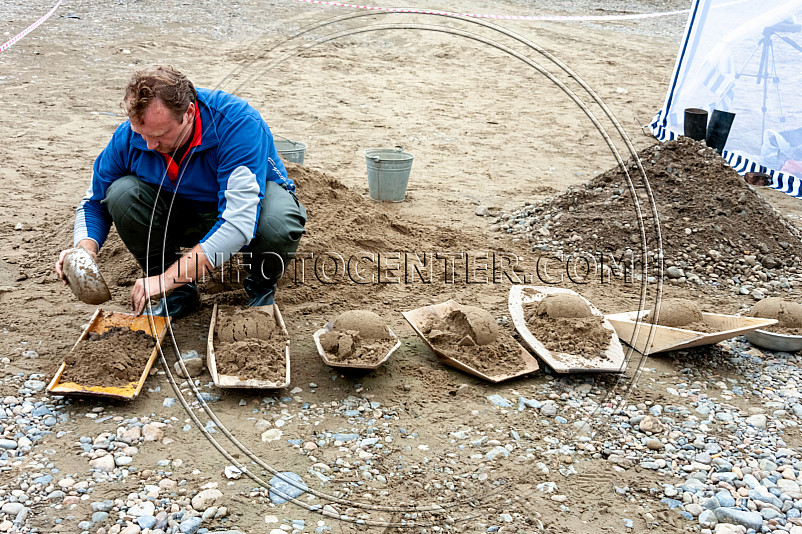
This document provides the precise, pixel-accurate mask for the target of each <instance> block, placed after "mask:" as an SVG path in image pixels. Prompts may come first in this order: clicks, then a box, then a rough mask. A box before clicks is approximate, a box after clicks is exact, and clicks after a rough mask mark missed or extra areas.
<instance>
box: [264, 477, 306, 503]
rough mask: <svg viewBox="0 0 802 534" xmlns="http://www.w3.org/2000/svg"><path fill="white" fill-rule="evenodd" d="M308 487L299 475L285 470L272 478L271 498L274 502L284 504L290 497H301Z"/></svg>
mask: <svg viewBox="0 0 802 534" xmlns="http://www.w3.org/2000/svg"><path fill="white" fill-rule="evenodd" d="M307 489H308V488H307V485H306V483H305V482H304V481H303V479H301V477H300V476H299V475H297V474H295V473H293V472H291V471H284V472H282V473H279V474H278V475H275V476H274V477H273V478H271V479H270V500H271V501H273V504H284V503H285V502H287V501H288V500H289V499H295V498H297V497H300V496H301V495H303V494H304V493H306V491H307Z"/></svg>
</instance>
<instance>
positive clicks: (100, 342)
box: [61, 326, 156, 387]
mask: <svg viewBox="0 0 802 534" xmlns="http://www.w3.org/2000/svg"><path fill="white" fill-rule="evenodd" d="M154 346H156V339H155V338H153V337H152V336H150V335H148V334H147V333H145V332H144V331H142V330H131V329H130V328H125V327H122V326H115V327H112V328H110V329H109V330H107V331H106V332H104V333H102V334H98V333H97V332H89V334H88V335H87V337H86V338H84V339H83V340H82V341H81V342H80V343H78V344H77V345H75V347H74V348H73V349H72V350H71V351H70V352H69V353H68V354H67V357H66V358H64V361H65V362H66V364H67V367H66V368H65V369H64V373H63V374H62V375H61V381H62V382H74V383H76V384H80V385H82V386H110V387H124V386H127V385H128V384H129V383H131V382H138V381H139V379H140V378H141V377H142V371H143V370H144V369H145V364H146V363H147V361H148V359H149V358H150V356H151V354H152V353H153V347H154Z"/></svg>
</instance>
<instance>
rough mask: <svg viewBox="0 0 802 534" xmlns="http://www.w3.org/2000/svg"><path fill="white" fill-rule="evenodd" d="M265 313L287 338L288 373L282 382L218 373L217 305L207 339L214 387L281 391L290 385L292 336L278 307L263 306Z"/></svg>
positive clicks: (207, 357)
mask: <svg viewBox="0 0 802 534" xmlns="http://www.w3.org/2000/svg"><path fill="white" fill-rule="evenodd" d="M263 307H264V308H266V309H265V311H266V312H267V313H268V314H269V315H271V316H272V317H273V318H274V319H275V320H276V324H277V325H278V327H279V328H281V331H282V332H283V333H284V335H285V336H287V346H286V347H285V349H284V357H285V363H284V365H285V367H286V369H287V372H286V373H285V375H284V380H283V381H282V382H271V381H269V380H259V379H258V378H248V379H245V380H243V379H241V378H240V377H238V376H236V375H223V374H218V372H217V360H216V359H215V357H214V333H215V330H216V328H217V304H215V305H214V309H212V320H211V322H210V323H209V337H208V339H207V347H206V367H208V368H209V373H211V375H212V380H213V381H214V385H215V386H217V387H219V388H258V389H280V388H285V387H287V386H289V385H290V337H289V336H290V334H289V333H288V332H287V327H286V326H285V325H284V319H283V318H282V317H281V312H280V311H279V309H278V306H277V305H275V304H273V305H271V306H263Z"/></svg>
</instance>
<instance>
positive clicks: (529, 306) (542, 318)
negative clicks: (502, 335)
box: [508, 285, 626, 373]
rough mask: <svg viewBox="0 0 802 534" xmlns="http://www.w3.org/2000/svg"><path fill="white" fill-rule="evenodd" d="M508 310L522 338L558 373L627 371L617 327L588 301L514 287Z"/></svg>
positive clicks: (571, 293) (551, 290)
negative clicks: (616, 331)
mask: <svg viewBox="0 0 802 534" xmlns="http://www.w3.org/2000/svg"><path fill="white" fill-rule="evenodd" d="M508 304H509V308H510V316H511V317H512V322H513V324H514V325H515V329H516V330H518V333H519V334H520V335H521V338H522V339H523V340H524V342H525V343H526V344H527V345H529V348H530V349H532V351H533V352H534V353H535V354H537V355H538V356H539V357H540V359H542V360H543V361H544V362H546V363H547V364H549V366H550V367H551V368H552V369H554V371H555V372H557V373H576V372H587V371H594V372H608V373H620V372H623V371H624V369H625V360H626V358H625V356H624V350H623V349H622V348H621V342H619V341H618V336H616V333H615V329H614V328H613V325H611V324H610V323H609V322H608V321H606V320H605V318H604V315H602V313H601V312H600V311H599V310H597V309H596V307H595V306H594V305H593V304H591V303H590V302H589V301H588V300H587V299H586V298H584V297H583V296H582V295H579V294H578V293H576V292H575V291H572V290H570V289H563V288H559V287H545V286H521V285H514V286H512V287H511V288H510V296H509V303H508Z"/></svg>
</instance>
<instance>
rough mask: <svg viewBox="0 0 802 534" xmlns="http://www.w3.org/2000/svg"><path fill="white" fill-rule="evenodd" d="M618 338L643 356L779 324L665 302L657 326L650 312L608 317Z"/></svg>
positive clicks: (688, 303)
mask: <svg viewBox="0 0 802 534" xmlns="http://www.w3.org/2000/svg"><path fill="white" fill-rule="evenodd" d="M607 320H608V321H610V323H611V324H612V325H613V326H614V327H615V331H616V332H617V333H618V337H619V338H620V339H621V341H623V342H624V343H626V344H628V345H630V346H631V347H633V348H634V349H635V350H637V351H638V352H640V353H641V354H647V355H648V354H656V353H658V352H666V351H670V350H678V349H689V348H692V347H699V346H702V345H712V344H714V343H718V342H719V341H724V340H725V339H730V338H733V337H736V336H740V335H744V334H746V333H748V332H751V331H753V330H757V329H758V328H765V327H766V326H770V325H772V324H775V323H776V322H777V320H776V319H761V318H757V317H739V316H737V315H724V314H721V313H705V312H703V311H701V309H700V308H699V306H698V305H697V304H696V303H695V302H693V301H691V300H687V299H662V301H660V313H659V314H658V316H657V324H654V323H655V321H654V317H653V315H652V312H651V310H640V311H632V312H624V313H616V314H612V315H608V316H607Z"/></svg>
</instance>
